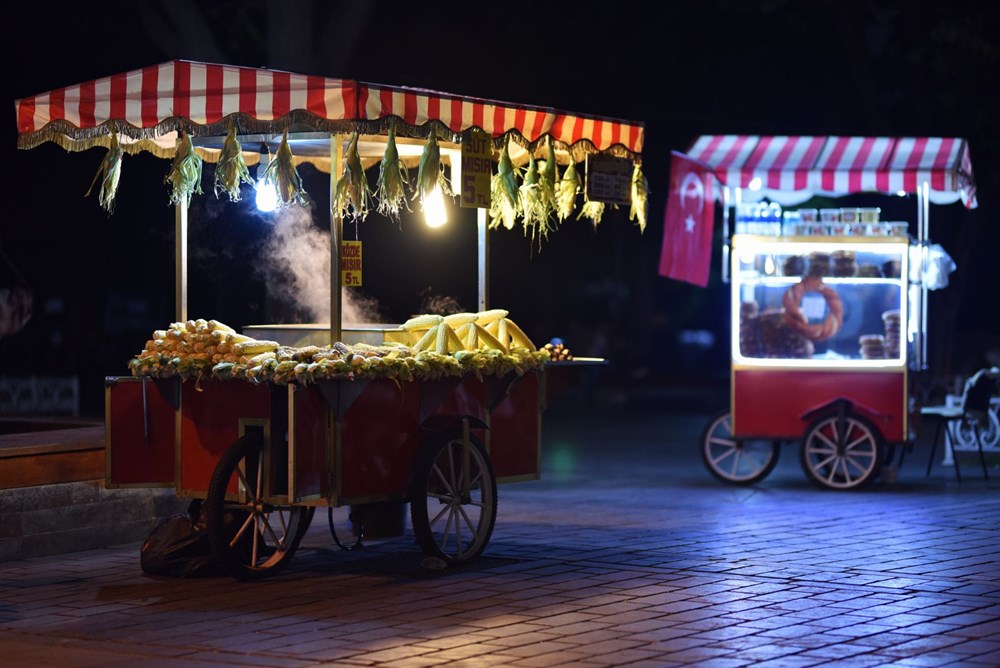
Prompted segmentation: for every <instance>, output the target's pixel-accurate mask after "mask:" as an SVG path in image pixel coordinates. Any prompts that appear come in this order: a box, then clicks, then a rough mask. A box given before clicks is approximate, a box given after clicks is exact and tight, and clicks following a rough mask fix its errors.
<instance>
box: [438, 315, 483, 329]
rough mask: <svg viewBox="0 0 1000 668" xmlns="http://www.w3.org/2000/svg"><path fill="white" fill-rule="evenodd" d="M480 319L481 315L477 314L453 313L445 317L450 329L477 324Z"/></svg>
mask: <svg viewBox="0 0 1000 668" xmlns="http://www.w3.org/2000/svg"><path fill="white" fill-rule="evenodd" d="M478 319H479V315H478V314H476V313H452V314H451V315H446V316H445V317H444V322H446V323H448V325H449V326H450V327H459V326H461V325H467V324H469V323H470V322H475V321H476V320H478Z"/></svg>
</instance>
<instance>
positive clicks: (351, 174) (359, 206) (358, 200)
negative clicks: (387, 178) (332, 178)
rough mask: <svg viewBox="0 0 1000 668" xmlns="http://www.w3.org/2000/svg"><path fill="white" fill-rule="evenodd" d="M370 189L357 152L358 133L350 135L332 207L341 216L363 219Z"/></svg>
mask: <svg viewBox="0 0 1000 668" xmlns="http://www.w3.org/2000/svg"><path fill="white" fill-rule="evenodd" d="M370 199H371V190H369V188H368V177H367V176H365V168H364V166H363V165H362V164H361V154H360V153H358V133H357V132H355V133H354V134H353V135H351V141H350V143H348V145H347V151H346V152H345V153H344V169H343V171H342V172H341V174H340V180H338V181H337V192H336V194H335V196H334V205H333V206H334V209H335V210H336V211H337V212H339V214H340V217H341V218H346V217H347V216H350V217H351V218H352V219H354V220H364V219H365V217H366V216H367V215H368V202H369V200H370Z"/></svg>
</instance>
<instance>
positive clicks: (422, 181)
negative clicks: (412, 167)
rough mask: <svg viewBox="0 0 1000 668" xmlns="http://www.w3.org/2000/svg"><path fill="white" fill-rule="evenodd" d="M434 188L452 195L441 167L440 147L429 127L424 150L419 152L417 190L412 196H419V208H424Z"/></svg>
mask: <svg viewBox="0 0 1000 668" xmlns="http://www.w3.org/2000/svg"><path fill="white" fill-rule="evenodd" d="M435 188H439V189H440V190H441V194H442V195H448V196H449V197H452V196H453V195H454V194H453V193H452V191H451V184H450V183H448V179H447V178H445V175H444V171H443V170H442V169H441V147H440V146H438V142H437V135H435V134H434V128H431V132H430V134H429V135H428V136H427V143H426V144H424V152H423V153H421V154H420V165H419V166H418V167H417V191H416V192H415V193H414V195H413V197H414V198H417V197H419V198H420V208H421V209H423V208H425V205H426V202H427V198H428V197H430V196H431V194H432V193H433V192H434V190H435Z"/></svg>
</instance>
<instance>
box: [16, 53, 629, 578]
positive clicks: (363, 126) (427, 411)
mask: <svg viewBox="0 0 1000 668" xmlns="http://www.w3.org/2000/svg"><path fill="white" fill-rule="evenodd" d="M16 107H17V118H18V130H19V137H18V145H19V147H21V148H25V149H28V148H33V147H35V146H38V145H40V144H43V143H45V142H48V141H53V142H57V143H58V144H59V145H61V146H63V147H64V148H66V149H67V150H71V151H76V150H83V149H87V148H90V147H94V146H99V147H105V148H107V149H108V153H107V156H106V157H105V160H104V162H103V163H102V166H101V169H100V171H99V172H98V176H97V178H96V179H95V181H96V183H95V186H94V187H95V192H97V190H98V189H99V193H98V198H99V201H100V203H101V204H102V205H104V206H106V207H107V208H109V210H110V205H111V203H112V202H113V198H114V194H115V189H116V188H117V183H118V174H119V171H120V170H121V169H123V167H122V156H123V155H127V154H130V153H136V152H140V151H146V152H149V153H152V154H153V155H157V156H159V157H164V158H167V159H170V160H172V161H173V162H172V167H171V170H170V172H169V174H168V178H167V181H168V185H169V186H170V187H171V188H172V198H173V201H175V203H176V206H175V223H176V252H177V267H176V322H174V323H173V324H171V325H170V326H169V327H166V328H164V329H163V330H157V331H156V332H154V333H153V336H152V338H151V339H150V340H149V341H147V342H146V346H145V347H144V349H143V352H142V353H141V354H140V355H138V356H137V357H136V358H135V359H134V360H133V362H132V367H131V368H132V372H133V373H132V376H126V377H109V378H108V379H107V380H106V393H105V396H106V445H107V453H106V455H107V476H106V477H107V484H108V485H109V486H115V487H128V486H134V487H151V486H161V487H168V488H169V487H172V488H173V489H174V490H175V492H176V494H177V495H178V496H180V497H185V498H191V499H193V500H195V501H196V502H198V501H203V507H202V508H203V510H202V512H203V516H204V518H205V530H206V531H207V533H208V538H209V541H210V543H211V547H212V553H213V555H214V557H215V560H216V561H217V562H218V563H219V564H220V565H222V566H223V567H224V568H225V569H226V570H227V571H228V572H229V573H230V574H231V575H232V576H234V577H236V578H239V579H255V578H260V577H264V576H268V575H271V574H274V573H276V572H278V571H279V570H280V569H282V568H283V567H285V566H286V565H287V563H288V561H289V560H290V559H291V558H292V556H293V555H294V553H295V551H296V548H297V547H298V545H299V542H300V541H301V539H302V537H303V535H304V533H305V531H306V529H307V528H308V526H309V523H310V520H311V518H312V516H313V514H314V511H315V509H316V508H317V507H324V506H325V507H327V508H329V509H331V510H332V508H334V507H342V506H350V507H351V509H352V516H354V517H355V518H358V519H359V522H360V524H361V528H362V530H364V526H365V525H366V524H367V520H366V517H371V516H373V515H374V514H375V513H376V512H377V511H378V509H379V508H382V507H384V506H385V504H389V505H394V506H397V507H398V505H400V504H404V503H409V504H410V506H411V520H412V528H413V532H414V534H415V537H416V540H417V542H418V544H419V546H420V548H421V549H422V551H423V552H424V553H425V554H426V555H427V556H428V557H430V558H435V559H437V560H439V561H440V562H443V563H445V564H460V563H464V562H467V561H470V560H472V559H475V558H476V557H478V556H479V555H480V554H481V553H482V551H483V550H484V548H485V547H486V545H487V543H488V541H489V539H490V536H491V533H492V530H493V526H494V522H495V519H496V511H497V489H496V487H497V483H503V482H514V481H521V480H532V479H537V478H538V477H539V475H540V460H541V443H540V440H541V416H542V413H543V411H544V409H545V407H546V406H547V405H548V403H549V401H550V400H551V398H552V396H554V394H556V393H557V392H558V390H559V389H560V385H561V384H562V383H565V382H566V381H567V379H566V377H565V374H566V373H567V372H568V370H567V368H568V367H573V366H579V365H587V364H602V363H604V360H600V359H595V358H590V359H586V358H576V359H573V358H572V357H571V356H567V355H566V354H565V351H564V352H563V354H562V356H561V357H560V358H559V359H556V357H555V356H552V355H550V353H549V351H548V350H546V349H545V348H542V349H537V348H536V347H535V345H534V344H533V343H532V342H531V340H530V339H529V338H528V337H527V335H525V334H524V332H522V331H521V330H520V328H519V327H517V325H516V324H515V323H514V321H513V320H511V319H510V318H509V317H508V316H509V314H508V312H507V311H506V310H503V309H498V308H491V307H490V305H489V304H488V303H487V298H488V279H489V272H488V257H489V256H488V240H489V234H490V233H491V232H493V230H494V229H496V228H498V227H501V229H502V228H508V229H512V228H514V227H516V226H518V225H519V224H520V225H523V226H524V232H525V234H526V235H528V236H529V237H531V238H532V239H538V238H540V237H544V236H546V235H547V234H548V233H549V232H550V231H552V229H553V228H554V227H555V226H556V221H560V220H563V219H565V218H566V217H568V216H569V214H571V213H573V214H574V215H575V212H574V210H575V209H576V208H577V206H578V205H579V206H582V207H584V210H583V213H584V214H585V215H587V216H588V217H591V218H594V220H595V221H596V220H597V219H599V217H600V215H601V213H602V209H603V203H604V202H615V203H618V204H621V203H624V202H631V204H632V205H633V209H632V216H633V217H638V219H639V224H640V226H641V225H644V224H645V204H646V202H645V180H644V178H643V177H642V173H641V169H640V155H641V148H642V140H643V128H642V124H641V123H635V122H629V121H620V120H614V119H607V118H598V117H591V116H581V115H576V114H567V113H564V112H561V111H558V110H555V109H549V108H544V107H528V106H523V105H514V104H509V103H503V102H495V101H490V100H483V99H477V98H462V97H458V96H454V95H449V94H444V93H437V92H433V91H427V90H422V89H419V90H418V89H410V88H401V87H393V86H383V85H374V84H367V83H362V82H357V81H349V80H339V79H327V78H323V77H316V76H305V75H299V74H293V73H288V72H277V71H269V70H261V69H250V68H244V67H234V66H227V65H214V64H205V63H195V62H188V61H170V62H167V63H163V64H160V65H156V66H152V67H147V68H144V69H141V70H135V71H131V72H126V73H123V74H118V75H114V76H111V77H106V78H103V79H98V80H96V81H90V82H87V83H83V84H79V85H74V86H69V87H66V88H63V89H58V90H54V91H50V92H48V93H43V94H40V95H36V96H33V97H31V98H26V99H22V100H18V101H17V103H16ZM262 145H267V146H268V147H270V148H269V149H268V151H267V152H263V151H261V150H260V148H259V147H260V146H262ZM243 147H247V148H245V149H244V148H243ZM274 148H276V150H275V151H273V152H274V158H273V160H272V162H271V163H270V164H269V165H268V166H267V167H266V170H267V171H266V174H265V175H266V177H267V178H266V179H264V185H266V184H267V183H268V182H271V183H273V184H274V185H273V186H272V188H275V187H276V195H277V197H278V198H279V203H281V204H284V205H294V204H295V203H296V202H298V201H300V200H301V199H302V198H303V196H304V190H303V188H302V185H301V182H300V181H299V179H298V174H297V171H296V165H297V164H300V163H301V162H303V161H308V162H309V163H311V164H313V165H316V166H317V167H318V168H319V169H321V170H325V171H328V172H329V173H330V177H331V178H330V194H331V211H330V238H331V243H330V249H329V251H328V252H329V254H330V265H331V267H330V276H331V286H330V300H331V304H330V313H331V317H330V323H329V324H325V325H324V324H320V325H301V326H299V325H293V326H282V325H263V326H247V327H245V328H243V330H242V331H241V332H237V331H235V330H234V329H233V328H231V327H229V326H227V325H226V324H225V323H221V322H218V321H215V320H203V319H190V318H189V316H188V314H187V289H188V286H187V268H186V258H187V248H186V244H187V224H188V220H187V218H188V204H189V202H190V199H191V197H193V196H194V195H196V194H197V193H198V192H199V191H200V189H199V188H197V186H198V184H199V182H200V179H201V174H200V170H201V166H202V161H206V162H212V163H215V164H216V167H215V170H214V171H215V179H216V184H215V185H216V191H217V192H222V193H224V194H225V193H229V194H230V195H233V194H235V195H236V196H237V197H238V193H239V188H240V183H241V181H242V182H250V181H251V179H249V178H248V166H252V165H253V164H255V163H256V162H257V161H258V160H261V159H262V154H263V155H268V156H270V154H271V153H272V150H271V149H274ZM498 156H499V159H498ZM536 157H537V158H538V161H537V163H536ZM498 162H499V165H498V167H497V163H498ZM376 165H380V173H379V178H378V184H377V186H376V188H375V189H373V190H374V192H372V191H370V189H369V188H368V185H367V177H366V176H365V170H366V169H368V168H369V167H374V166H376ZM445 165H449V166H450V168H451V183H450V184H448V182H447V180H446V179H445V178H444V174H445V171H444V167H445ZM406 166H409V167H411V168H416V177H417V178H416V181H417V183H416V186H415V187H414V189H415V190H416V192H417V195H418V196H419V197H420V199H421V202H422V203H423V204H424V208H425V210H426V208H427V204H426V201H425V200H426V199H427V198H429V197H431V196H432V195H433V194H434V193H433V192H432V191H433V190H436V189H443V190H445V191H447V189H448V186H449V185H450V187H451V188H452V189H453V191H454V194H455V196H456V198H457V201H458V202H460V203H461V204H462V205H463V206H466V207H469V208H473V209H475V211H476V217H477V225H478V260H479V268H478V269H479V270H478V281H479V286H478V288H479V289H478V304H477V310H476V311H475V312H470V313H460V314H450V315H435V314H425V315H421V316H415V317H414V318H411V320H409V321H407V322H405V323H403V324H402V325H394V324H385V325H382V324H378V325H365V326H361V325H357V324H351V323H347V324H346V325H345V323H344V322H343V316H342V312H343V308H342V307H343V304H342V299H343V296H342V289H341V288H342V286H350V285H356V282H355V279H356V274H354V272H355V271H356V269H357V268H358V266H359V264H360V253H356V254H353V253H352V254H350V261H345V259H344V258H345V253H344V246H345V242H344V241H343V221H344V219H345V218H347V219H353V220H355V221H358V222H360V221H361V220H363V219H364V217H365V216H366V215H367V212H368V208H369V206H371V207H372V208H375V206H376V204H377V206H378V210H379V211H380V212H387V214H388V215H389V217H391V214H392V213H393V212H394V211H396V212H398V207H399V206H400V205H401V204H402V203H403V201H402V199H401V198H402V197H404V196H406V197H409V196H410V195H409V192H407V190H408V188H407V179H406V175H407V170H406V168H405V167H406ZM522 166H523V167H524V169H522ZM127 168H128V166H127V164H126V166H125V167H124V169H127ZM495 168H497V170H498V173H496V174H494V173H493V170H494V169H495ZM522 171H523V176H521V173H522ZM584 173H586V177H587V185H586V188H584V181H583V174H584ZM401 176H402V178H401ZM264 185H258V188H260V187H264ZM410 185H412V181H411V182H410ZM525 186H528V188H527V191H529V192H528V194H527V195H525V194H523V193H525V192H526V189H525ZM547 186H548V188H547ZM536 192H547V193H548V195H547V199H544V200H543V199H542V198H541V197H540V196H535V193H536ZM518 193H522V194H521V195H520V196H518ZM581 193H582V196H581ZM529 206H530V207H531V208H530V209H529V208H528V207H529ZM538 207H540V208H538ZM369 224H375V223H369ZM321 252H324V251H321ZM570 371H571V369H570ZM330 521H331V530H332V529H333V521H332V515H331V516H330ZM333 533H334V539H335V540H337V536H336V533H335V532H333ZM356 535H357V534H356ZM337 542H338V544H340V541H339V540H337Z"/></svg>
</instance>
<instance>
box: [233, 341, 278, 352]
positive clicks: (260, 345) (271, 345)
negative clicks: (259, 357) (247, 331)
mask: <svg viewBox="0 0 1000 668" xmlns="http://www.w3.org/2000/svg"><path fill="white" fill-rule="evenodd" d="M277 349H278V342H277V341H243V342H242V343H237V344H236V345H235V346H233V352H234V353H236V354H237V355H256V354H258V353H267V352H272V351H275V350H277Z"/></svg>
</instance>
